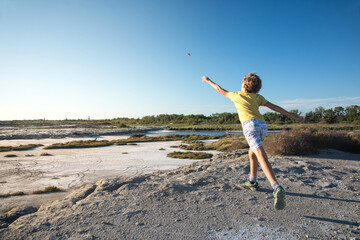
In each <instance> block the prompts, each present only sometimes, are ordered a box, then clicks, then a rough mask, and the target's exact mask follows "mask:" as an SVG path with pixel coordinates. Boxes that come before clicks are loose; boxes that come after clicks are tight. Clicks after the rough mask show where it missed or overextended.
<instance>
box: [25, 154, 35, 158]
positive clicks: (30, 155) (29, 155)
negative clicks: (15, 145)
mask: <svg viewBox="0 0 360 240" xmlns="http://www.w3.org/2000/svg"><path fill="white" fill-rule="evenodd" d="M33 156H34V154H26V155H25V157H33Z"/></svg>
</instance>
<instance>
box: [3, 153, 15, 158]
mask: <svg viewBox="0 0 360 240" xmlns="http://www.w3.org/2000/svg"><path fill="white" fill-rule="evenodd" d="M4 157H8V158H10V157H17V155H15V154H6V155H5V156H4Z"/></svg>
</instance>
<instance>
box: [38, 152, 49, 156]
mask: <svg viewBox="0 0 360 240" xmlns="http://www.w3.org/2000/svg"><path fill="white" fill-rule="evenodd" d="M40 156H52V155H51V154H50V153H47V152H44V153H41V154H40Z"/></svg>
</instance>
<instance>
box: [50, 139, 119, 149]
mask: <svg viewBox="0 0 360 240" xmlns="http://www.w3.org/2000/svg"><path fill="white" fill-rule="evenodd" d="M113 144H114V143H113V142H111V141H107V140H102V141H96V140H87V141H83V140H80V141H71V142H66V143H54V144H52V145H50V146H47V147H44V149H58V148H89V147H103V146H109V145H113Z"/></svg>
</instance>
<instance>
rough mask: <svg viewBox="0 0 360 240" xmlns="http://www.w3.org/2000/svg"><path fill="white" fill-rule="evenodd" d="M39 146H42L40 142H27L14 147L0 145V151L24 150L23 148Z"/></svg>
mask: <svg viewBox="0 0 360 240" xmlns="http://www.w3.org/2000/svg"><path fill="white" fill-rule="evenodd" d="M39 146H43V145H41V144H27V145H20V146H16V147H12V146H1V147H0V152H7V151H25V150H29V149H33V148H36V147H39Z"/></svg>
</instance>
